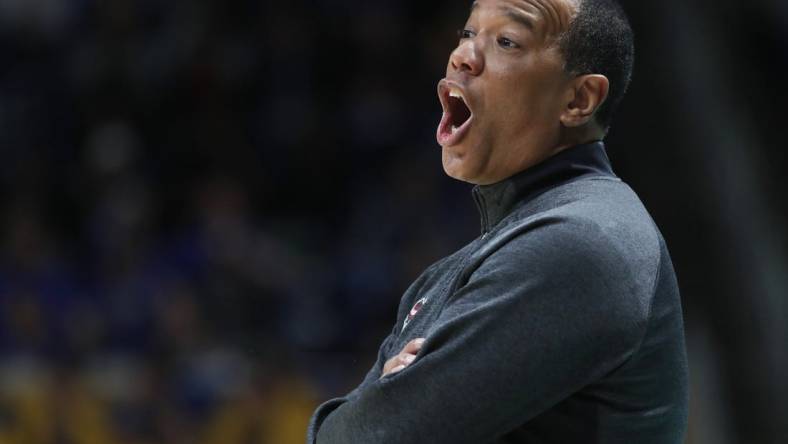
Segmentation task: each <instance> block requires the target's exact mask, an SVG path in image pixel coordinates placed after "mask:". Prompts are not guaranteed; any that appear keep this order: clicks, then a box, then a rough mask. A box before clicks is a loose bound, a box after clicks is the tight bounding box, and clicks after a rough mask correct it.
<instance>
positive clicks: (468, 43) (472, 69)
mask: <svg viewBox="0 0 788 444" xmlns="http://www.w3.org/2000/svg"><path fill="white" fill-rule="evenodd" d="M449 63H450V64H451V67H452V69H453V70H455V71H458V72H465V73H466V74H470V75H473V76H478V75H479V74H481V73H482V71H483V70H484V57H483V55H482V54H481V52H480V48H479V47H478V45H477V44H476V42H474V40H473V39H468V40H465V41H464V42H462V43H460V45H459V46H457V48H455V49H454V51H453V52H452V53H451V56H450V57H449Z"/></svg>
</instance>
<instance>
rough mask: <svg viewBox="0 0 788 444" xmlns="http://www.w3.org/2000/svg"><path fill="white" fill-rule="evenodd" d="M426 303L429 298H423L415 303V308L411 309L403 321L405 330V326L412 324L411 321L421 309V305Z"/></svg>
mask: <svg viewBox="0 0 788 444" xmlns="http://www.w3.org/2000/svg"><path fill="white" fill-rule="evenodd" d="M426 303H427V298H421V299H419V300H418V301H416V303H415V304H413V308H411V309H410V312H409V313H408V316H406V317H405V321H403V322H402V329H403V330H405V327H407V326H408V324H410V321H412V320H413V318H415V317H416V314H418V312H419V310H421V307H423V306H424V304H426Z"/></svg>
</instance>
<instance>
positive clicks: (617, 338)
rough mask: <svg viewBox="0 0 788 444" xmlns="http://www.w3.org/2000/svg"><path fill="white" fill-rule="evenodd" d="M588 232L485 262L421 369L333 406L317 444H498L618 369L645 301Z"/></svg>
mask: <svg viewBox="0 0 788 444" xmlns="http://www.w3.org/2000/svg"><path fill="white" fill-rule="evenodd" d="M587 225H588V224H574V223H555V224H547V225H543V226H541V227H538V228H534V229H533V230H529V231H528V232H525V233H523V234H520V235H518V236H517V237H515V238H513V239H512V240H511V241H509V242H508V243H506V244H505V245H503V246H502V247H501V248H499V249H498V250H497V251H496V252H495V253H492V254H490V255H489V256H488V257H487V258H486V260H484V261H483V262H482V263H481V265H480V266H479V267H478V268H477V269H476V270H475V271H474V272H473V274H472V275H471V276H470V277H469V278H468V281H467V283H466V284H465V285H463V286H462V287H460V288H459V289H458V290H457V291H456V293H455V294H453V295H452V298H451V300H450V301H449V303H448V304H447V305H446V306H445V307H444V309H443V311H442V313H441V315H440V318H439V320H438V322H437V323H436V324H435V325H436V326H435V327H434V328H433V329H432V330H431V331H430V332H429V334H428V335H427V338H426V342H425V343H424V346H423V347H422V349H421V351H420V352H419V355H418V356H417V359H416V361H415V362H414V363H413V364H411V365H410V366H408V367H407V368H405V369H404V370H403V371H401V372H399V373H396V374H394V375H390V376H387V377H385V378H383V379H380V380H376V381H374V382H373V383H371V384H369V385H367V386H365V387H363V388H362V389H361V390H360V391H359V392H358V393H357V395H356V396H355V398H354V399H352V400H349V401H347V402H345V403H343V404H342V405H340V406H338V407H337V408H336V410H334V411H333V413H332V414H331V415H329V416H328V417H327V418H325V421H324V422H323V424H322V427H321V428H320V430H319V432H318V434H317V444H347V443H378V444H387V443H398V444H410V443H423V442H430V443H434V444H444V443H445V444H449V443H451V444H462V443H468V444H471V443H474V444H478V443H486V442H492V441H494V440H495V439H496V438H498V437H500V436H502V435H504V434H505V433H507V432H509V431H511V430H513V429H515V428H516V427H518V426H519V425H521V424H523V423H525V422H526V421H528V420H529V419H531V418H533V417H535V416H536V415H538V414H539V413H541V412H543V411H545V410H547V409H549V408H550V407H551V406H553V405H555V404H556V403H558V402H560V401H561V400H563V399H565V398H567V397H568V396H570V395H571V394H572V393H574V392H576V391H578V390H580V389H581V388H582V387H583V386H585V385H587V384H589V383H590V382H592V381H595V380H597V379H600V378H601V377H603V376H604V375H606V374H607V373H609V372H611V371H612V370H614V369H615V368H617V367H618V366H620V365H622V364H623V363H624V362H625V361H626V360H627V359H628V357H629V356H631V354H632V353H633V352H634V350H635V349H636V348H637V347H638V345H639V343H640V341H641V339H642V337H643V335H644V333H645V328H646V320H647V318H648V301H647V299H649V298H648V297H644V296H643V294H642V293H644V292H642V291H641V288H640V285H641V284H642V283H638V282H636V281H635V280H634V279H633V278H632V276H635V275H638V273H634V272H633V270H631V269H630V268H631V266H632V265H631V261H627V260H625V259H626V258H625V257H623V255H622V253H621V252H620V251H619V250H620V249H616V248H615V245H616V244H615V243H612V242H609V239H608V238H606V237H605V235H603V234H602V232H601V230H599V229H596V228H595V227H594V226H590V227H589V226H587Z"/></svg>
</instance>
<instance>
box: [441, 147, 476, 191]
mask: <svg viewBox="0 0 788 444" xmlns="http://www.w3.org/2000/svg"><path fill="white" fill-rule="evenodd" d="M447 150H451V148H443V156H442V161H443V171H444V172H445V173H446V175H447V176H449V177H451V178H452V179H457V180H460V181H463V182H468V183H472V184H477V181H476V178H477V174H476V172H475V171H474V168H472V163H473V162H472V159H469V158H468V156H458V155H457V154H456V153H450V152H448V151H447Z"/></svg>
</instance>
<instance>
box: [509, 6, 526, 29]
mask: <svg viewBox="0 0 788 444" xmlns="http://www.w3.org/2000/svg"><path fill="white" fill-rule="evenodd" d="M501 9H503V11H504V13H506V16H507V17H509V18H510V19H512V20H514V21H515V22H517V23H519V24H521V25H523V26H525V27H526V28H528V29H534V22H533V21H532V20H531V19H530V18H528V17H527V16H525V15H524V14H521V13H520V12H518V11H515V10H514V9H509V8H507V7H503V8H501Z"/></svg>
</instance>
